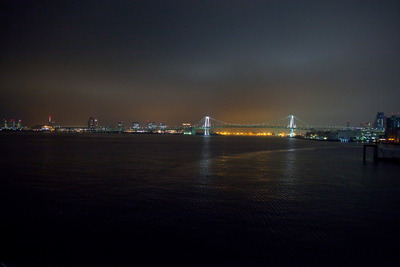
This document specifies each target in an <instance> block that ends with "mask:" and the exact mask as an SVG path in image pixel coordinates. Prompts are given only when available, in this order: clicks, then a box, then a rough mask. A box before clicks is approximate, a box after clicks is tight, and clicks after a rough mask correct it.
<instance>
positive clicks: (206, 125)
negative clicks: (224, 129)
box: [203, 116, 211, 136]
mask: <svg viewBox="0 0 400 267" xmlns="http://www.w3.org/2000/svg"><path fill="white" fill-rule="evenodd" d="M210 127H211V122H210V117H209V116H205V117H204V125H203V128H204V135H206V136H207V135H210Z"/></svg>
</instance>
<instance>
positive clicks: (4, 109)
mask: <svg viewBox="0 0 400 267" xmlns="http://www.w3.org/2000/svg"><path fill="white" fill-rule="evenodd" d="M1 16H2V18H3V21H4V22H5V27H4V26H3V28H2V32H3V36H4V38H3V40H5V41H3V42H1V48H2V51H3V56H2V61H1V63H0V64H1V68H2V70H3V71H2V73H1V74H0V86H1V88H0V99H1V100H2V105H1V107H0V116H3V118H6V119H10V118H15V119H17V120H18V119H22V121H23V123H24V124H25V125H30V126H32V125H36V124H43V123H44V120H45V119H44V118H47V116H49V115H53V116H54V117H55V118H56V121H57V122H60V123H62V124H63V125H85V124H86V123H87V119H88V118H89V117H94V118H98V119H99V122H100V123H101V124H103V125H115V124H116V123H117V122H118V121H120V120H122V121H127V122H129V123H130V122H132V121H146V120H151V121H168V122H169V123H171V124H178V123H182V122H192V123H195V122H196V121H195V120H198V119H201V118H203V117H204V116H205V115H209V116H212V117H214V118H218V119H221V120H223V121H228V122H237V123H247V122H249V123H256V122H265V121H271V120H273V119H276V118H280V117H284V116H287V115H289V114H295V115H296V116H298V117H300V118H304V120H306V121H307V122H310V123H313V124H327V125H345V123H346V121H348V120H349V121H350V122H351V124H352V125H354V126H356V125H359V123H360V122H363V121H369V122H373V120H374V116H375V114H376V112H384V113H385V114H386V115H387V116H389V115H390V114H392V113H393V112H394V113H397V112H398V111H399V105H398V99H400V90H399V84H400V77H399V75H398V73H400V64H399V62H400V51H399V49H398V47H400V34H399V33H400V21H399V20H398V18H399V17H400V4H399V2H395V1H393V2H389V1H329V2H324V3H321V2H315V1H303V2H298V1H279V2H272V1H267V2H265V1H250V2H244V1H218V2H214V1H198V2H196V1H190V2H188V1H168V2H163V1H140V2H124V1H97V2H89V1H69V2H68V3H67V2H63V3H59V2H57V3H56V2H52V1H35V2H31V1H9V2H6V3H5V4H4V12H3V13H2V15H1Z"/></svg>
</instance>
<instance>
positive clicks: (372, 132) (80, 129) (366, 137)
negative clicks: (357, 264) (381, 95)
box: [0, 112, 400, 144]
mask: <svg viewBox="0 0 400 267" xmlns="http://www.w3.org/2000/svg"><path fill="white" fill-rule="evenodd" d="M244 127H245V126H244ZM200 128H201V127H200ZM219 128H224V127H219ZM225 128H229V127H225ZM249 128H250V127H249ZM260 128H269V127H268V126H265V127H260ZM274 128H277V127H274ZM285 128H288V127H280V129H281V130H282V129H283V130H285ZM196 129H197V130H198V129H199V127H197V128H196V127H194V125H192V124H191V123H189V122H185V123H182V124H180V125H178V126H168V124H167V122H166V121H164V122H154V121H146V122H140V121H133V122H131V123H130V124H126V123H124V121H118V122H117V124H116V126H115V127H109V126H102V125H100V123H99V120H98V119H97V118H94V117H89V119H88V122H87V125H85V126H62V125H59V124H58V123H56V122H55V120H54V118H53V116H49V117H48V118H47V121H46V123H45V124H43V125H35V126H33V127H27V126H24V125H23V123H22V120H20V119H19V120H15V119H8V120H7V119H3V124H2V125H1V128H0V131H2V132H8V131H32V132H57V133H137V134H189V135H193V134H200V133H199V132H196ZM292 130H293V129H292ZM211 134H212V135H261V136H283V137H284V136H288V134H287V133H285V132H284V131H280V132H278V133H275V132H266V131H261V132H260V131H235V130H233V129H225V130H224V131H222V129H217V131H215V132H212V133H211ZM291 137H297V138H305V139H311V140H326V141H341V142H386V143H395V144H399V143H400V116H399V114H398V113H397V114H394V113H392V114H391V115H390V116H385V114H384V112H377V114H376V117H375V120H374V122H373V123H372V125H371V123H370V122H363V123H360V125H359V126H358V127H351V126H350V122H349V121H346V126H343V127H341V128H340V129H334V130H332V129H318V128H311V129H309V130H308V131H307V132H306V133H300V131H298V132H296V133H295V134H294V136H291Z"/></svg>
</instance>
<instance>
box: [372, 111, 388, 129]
mask: <svg viewBox="0 0 400 267" xmlns="http://www.w3.org/2000/svg"><path fill="white" fill-rule="evenodd" d="M385 121H386V117H385V114H384V113H383V112H378V113H376V118H375V122H374V126H373V127H374V129H376V130H379V131H383V130H385V125H386V122H385Z"/></svg>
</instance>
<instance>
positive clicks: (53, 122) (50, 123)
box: [49, 116, 55, 126]
mask: <svg viewBox="0 0 400 267" xmlns="http://www.w3.org/2000/svg"><path fill="white" fill-rule="evenodd" d="M54 124H55V121H54V119H53V116H49V125H50V126H53V125H54Z"/></svg>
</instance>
